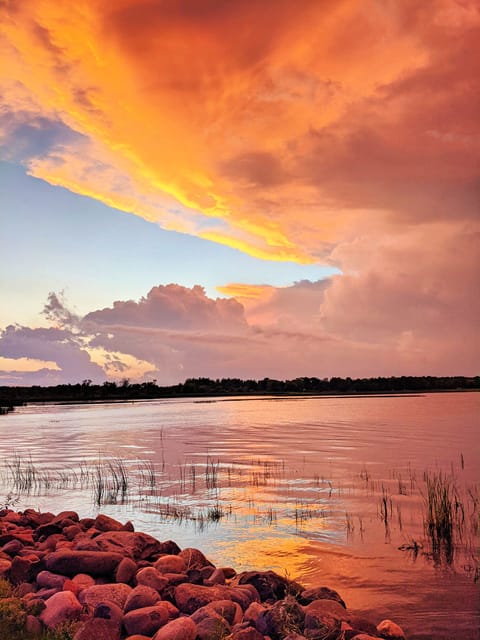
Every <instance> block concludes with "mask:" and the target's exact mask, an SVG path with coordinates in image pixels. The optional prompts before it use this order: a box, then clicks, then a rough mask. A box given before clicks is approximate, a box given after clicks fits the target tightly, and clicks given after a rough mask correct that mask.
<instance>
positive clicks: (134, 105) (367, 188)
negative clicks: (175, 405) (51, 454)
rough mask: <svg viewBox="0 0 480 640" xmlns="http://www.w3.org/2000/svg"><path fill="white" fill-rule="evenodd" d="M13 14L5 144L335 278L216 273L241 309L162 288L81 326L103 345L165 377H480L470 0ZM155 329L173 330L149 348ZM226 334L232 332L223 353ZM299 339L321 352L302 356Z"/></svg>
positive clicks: (80, 5)
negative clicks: (277, 280) (274, 281)
mask: <svg viewBox="0 0 480 640" xmlns="http://www.w3.org/2000/svg"><path fill="white" fill-rule="evenodd" d="M0 11H1V14H2V15H1V29H2V44H1V51H0V53H1V55H2V58H3V57H4V56H5V59H7V58H8V60H9V63H8V64H7V65H2V69H1V71H0V73H1V80H2V97H1V101H2V110H1V116H0V131H1V133H2V135H3V138H4V149H5V151H4V157H6V158H7V159H10V160H12V161H15V162H20V163H22V164H23V165H24V166H25V167H26V168H27V170H28V171H29V173H30V174H31V175H33V176H35V177H37V178H41V179H43V180H45V181H47V182H48V183H50V184H52V185H59V186H63V187H66V188H67V189H69V190H71V191H74V192H76V193H79V194H82V195H85V196H88V197H91V198H95V199H97V200H100V201H102V202H104V203H105V204H107V205H109V206H111V207H114V208H117V209H120V210H122V211H126V212H129V213H131V214H134V215H137V216H140V217H142V218H144V219H146V220H148V221H150V222H152V223H157V224H159V225H161V226H162V227H164V228H165V229H170V230H178V231H182V232H185V233H188V234H192V235H196V236H199V237H202V238H206V239H210V240H213V241H215V242H218V243H222V244H225V245H228V246H230V247H232V248H236V249H239V250H241V251H243V252H247V253H249V254H250V255H252V256H256V257H259V258H262V259H270V260H277V261H295V262H298V263H316V262H322V263H328V264H330V265H334V266H337V267H338V268H339V269H341V270H342V274H343V275H339V276H335V277H334V278H332V279H331V280H330V281H328V282H323V283H321V284H319V283H310V285H307V284H306V283H303V284H302V283H297V284H296V285H292V286H291V287H290V288H286V289H284V290H280V289H278V288H277V289H276V288H275V287H273V288H272V287H271V286H268V285H269V283H264V284H265V286H263V287H257V289H256V290H255V292H254V293H252V289H251V288H250V289H249V288H248V287H246V286H243V288H242V286H240V285H246V284H247V283H242V282H241V278H240V279H239V281H238V282H237V283H236V288H233V286H232V283H226V282H221V281H219V282H218V285H219V286H220V285H223V287H224V289H223V290H222V291H223V293H227V294H229V295H232V294H234V295H236V296H237V297H238V300H239V302H238V303H237V302H235V301H232V300H231V301H225V300H220V299H217V300H215V301H214V300H211V299H208V298H207V297H206V296H205V294H204V293H203V292H202V290H201V289H198V288H194V289H191V290H190V289H189V290H187V289H184V288H182V287H175V286H174V285H170V287H157V288H155V289H152V291H150V293H149V294H148V296H147V297H146V298H145V299H143V300H141V301H139V302H117V303H115V305H114V306H113V307H112V308H111V309H105V310H103V311H92V313H90V314H88V315H87V316H86V317H85V318H84V319H83V320H81V321H80V320H78V323H79V324H78V326H80V327H81V331H82V332H86V333H85V335H87V334H88V336H90V337H89V338H88V340H89V341H91V342H89V345H90V347H93V344H94V343H95V344H97V348H98V349H103V350H105V349H107V350H108V349H112V350H113V349H114V350H115V353H129V354H131V357H132V358H133V357H134V358H137V359H138V361H139V362H140V361H141V362H142V363H147V364H143V365H142V367H143V368H142V372H143V374H145V373H146V371H147V370H148V367H149V366H151V370H152V371H157V370H159V368H161V367H160V363H161V362H165V363H167V362H168V363H170V364H168V365H166V366H167V369H168V371H169V372H170V373H169V374H168V376H167V377H175V375H177V377H182V374H183V373H185V374H188V375H191V374H193V373H194V372H195V371H199V370H200V369H201V367H200V365H198V366H197V364H198V362H199V359H202V360H203V362H204V364H205V363H206V364H207V365H208V363H209V362H210V360H209V358H213V359H212V360H211V367H210V368H208V366H207V367H206V369H208V371H206V370H205V369H202V373H211V374H213V375H216V374H220V373H221V374H225V373H230V374H232V375H235V374H240V373H242V372H244V373H245V375H254V374H255V373H257V372H258V373H260V374H262V373H264V371H263V370H262V371H260V365H262V364H264V365H265V366H269V363H275V364H278V365H279V366H280V364H279V363H280V362H283V363H285V362H290V363H291V366H290V368H289V367H288V366H287V364H282V365H281V366H282V367H283V370H284V372H285V374H286V375H294V374H299V375H301V374H308V373H309V372H311V371H312V369H313V368H314V363H316V364H317V365H318V362H319V361H320V362H321V363H322V367H324V370H325V372H326V374H334V373H342V374H346V375H348V374H353V373H358V374H365V375H366V374H369V373H371V374H374V373H376V372H381V371H386V370H387V369H388V367H389V366H390V369H389V370H388V372H391V373H402V372H405V373H410V372H411V373H417V372H418V373H425V372H426V373H467V374H468V373H473V369H474V368H475V366H476V365H475V364H474V359H475V358H477V359H478V340H477V337H476V331H475V324H476V322H477V321H478V288H477V284H476V282H477V276H476V273H477V272H478V271H479V267H480V263H479V257H478V256H479V253H478V248H477V247H478V234H479V220H478V212H479V203H480V194H479V189H478V185H479V176H478V167H479V160H480V127H479V120H478V109H479V104H480V89H479V85H480V51H479V44H478V43H479V42H480V7H479V4H478V2H477V0H429V1H428V2H418V0H404V1H402V2H384V1H381V0H323V1H322V2H320V1H319V0H300V2H296V1H293V0H275V1H273V0H272V1H269V0H267V1H265V2H245V1H244V0H228V1H227V0H198V1H193V2H192V1H191V0H142V1H141V2H138V1H137V0H117V1H116V2H104V1H103V0H78V2H75V3H67V2H59V1H58V0H23V1H22V2H9V1H8V0H7V1H6V2H3V3H1V8H0ZM172 279H174V278H172ZM240 303H241V305H242V306H241V305H240ZM295 307H296V308H295ZM94 326H95V327H96V329H94ZM107 326H111V327H114V329H109V330H108V331H107V329H106V327H107ZM102 328H103V329H105V335H103V333H102V331H103V329H102ZM62 330H63V331H65V328H63V329H62ZM160 330H161V331H162V332H167V333H168V338H167V337H166V334H164V333H162V335H163V336H164V337H163V338H162V339H160V338H158V339H156V342H155V345H156V346H155V348H154V350H153V351H152V350H149V349H147V348H145V347H144V345H145V344H146V338H145V336H146V334H147V333H148V332H158V331H160ZM12 331H13V330H12ZM15 331H17V332H18V331H19V329H15ZM79 331H80V329H79ZM95 331H97V334H98V335H96V337H95V338H93V337H92V336H94V334H95ZM175 331H176V332H177V334H175V335H174V332H175ZM198 332H203V333H201V334H200V333H198ZM281 332H284V333H283V334H282V335H280V333H281ZM180 333H181V335H179V334H180ZM107 334H108V335H110V336H113V337H111V338H108V336H107ZM156 335H157V334H156ZM214 335H215V336H217V339H218V341H221V338H222V336H227V335H228V336H229V338H228V340H226V341H225V342H224V343H223V346H222V347H221V348H220V347H219V346H218V344H217V345H215V347H212V338H213V336H214ZM5 336H6V334H4V338H3V339H6V337H5ZM106 336H107V337H106ZM127 336H128V340H131V342H129V344H130V345H136V346H135V347H134V346H130V347H129V348H128V349H127V344H126V343H127ZM233 336H236V339H238V340H239V341H244V345H248V344H250V343H248V340H251V341H252V342H251V346H252V349H253V350H255V358H254V359H251V360H249V359H248V358H249V354H251V351H250V349H248V348H245V346H244V347H242V348H241V349H238V350H237V351H236V350H235V349H236V347H235V344H236V343H235V339H234V338H233ZM18 337H20V336H18ZM10 339H11V338H9V340H10ZM12 339H13V338H12ZM75 339H76V340H77V347H78V348H79V349H81V350H82V349H85V348H86V346H85V344H84V343H82V344H80V342H79V339H78V338H75ZM84 339H85V340H87V338H84ZM299 340H305V341H308V340H311V341H312V342H311V344H313V345H316V346H315V347H314V348H312V350H310V351H308V352H305V350H304V349H303V348H302V349H301V350H300V352H302V353H303V358H304V359H303V360H301V358H300V356H298V358H299V361H298V362H294V360H295V357H297V355H295V357H293V356H292V353H294V354H297V352H298V345H299V342H298V341H299ZM49 342H52V341H51V340H50V341H49ZM54 342H55V341H53V342H52V343H54ZM187 343H188V347H187ZM226 343H228V344H226ZM259 343H261V345H262V347H264V348H266V349H268V350H270V351H271V356H270V357H269V358H268V359H266V360H265V363H262V361H261V357H259V356H258V349H257V347H255V346H254V345H258V344H259ZM289 345H290V346H289ZM339 345H340V346H339ZM217 347H218V355H217V351H215V349H217ZM155 349H157V351H155ZM201 349H207V351H206V352H200V351H199V350H201ZM189 350H190V351H189ZM187 352H188V354H190V355H186V354H187ZM85 353H86V352H85ZM220 353H223V354H224V356H225V359H224V360H223V362H222V363H221V364H220V361H221V358H220V355H219V354H220ZM212 354H213V355H212ZM22 355H24V356H25V355H28V354H25V353H23V354H22ZM19 357H20V356H19ZM32 357H36V358H39V357H40V356H39V355H37V356H32ZM41 357H42V358H47V355H45V356H41ZM98 357H100V356H98ZM102 357H103V356H102ZM115 358H117V356H115ZM185 358H186V360H185ZM292 358H293V360H292ZM50 359H53V358H50V356H49V357H48V361H49V360H50ZM117 359H118V358H117ZM53 361H55V362H57V360H55V359H53ZM367 361H368V363H369V364H368V365H366V364H365V363H366V362H367ZM102 362H104V360H103V361H102ZM194 362H195V365H194V364H193V363H194ZM227 362H228V363H229V364H228V366H227V364H226V363H227ZM389 363H390V364H389ZM137 364H138V363H137ZM95 366H100V365H99V364H97V365H95ZM102 366H103V365H102ZM132 366H133V365H132ZM189 367H190V368H189ZM228 367H230V369H229V368H228ZM302 367H303V368H302ZM49 371H50V373H49V375H57V374H55V370H53V369H50V370H49ZM174 371H177V374H174V373H173V372H174ZM315 372H317V373H318V372H319V371H318V367H317V369H315ZM277 373H278V375H280V373H281V372H277ZM320 373H322V371H320ZM92 375H93V374H92Z"/></svg>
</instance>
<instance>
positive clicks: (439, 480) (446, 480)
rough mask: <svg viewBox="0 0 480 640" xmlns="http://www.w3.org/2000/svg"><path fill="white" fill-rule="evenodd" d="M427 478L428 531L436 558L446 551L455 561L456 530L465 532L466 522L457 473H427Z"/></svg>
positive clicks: (426, 517) (449, 559) (449, 560)
mask: <svg viewBox="0 0 480 640" xmlns="http://www.w3.org/2000/svg"><path fill="white" fill-rule="evenodd" d="M424 479H425V487H426V493H425V495H424V501H425V507H426V515H425V531H426V533H427V535H428V538H429V540H430V542H431V545H432V553H433V558H434V560H435V561H439V560H440V557H441V554H442V552H444V553H445V557H446V560H447V562H451V560H452V558H453V549H454V535H455V532H456V531H457V532H461V528H462V525H463V524H464V522H465V512H464V507H463V503H462V501H461V500H460V497H459V494H458V491H457V488H456V485H455V480H454V478H453V476H447V475H445V474H443V473H442V472H441V471H439V472H438V473H437V472H432V473H429V472H425V476H424Z"/></svg>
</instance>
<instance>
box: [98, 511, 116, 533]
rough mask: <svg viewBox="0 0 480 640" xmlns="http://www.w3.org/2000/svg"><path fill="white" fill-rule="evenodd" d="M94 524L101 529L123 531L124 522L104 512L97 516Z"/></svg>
mask: <svg viewBox="0 0 480 640" xmlns="http://www.w3.org/2000/svg"><path fill="white" fill-rule="evenodd" d="M93 526H94V527H95V528H96V529H98V530H99V531H123V524H122V523H121V522H119V521H118V520H114V519H113V518H110V517H109V516H105V515H103V514H102V513H100V514H98V516H97V517H96V518H95V522H94V523H93Z"/></svg>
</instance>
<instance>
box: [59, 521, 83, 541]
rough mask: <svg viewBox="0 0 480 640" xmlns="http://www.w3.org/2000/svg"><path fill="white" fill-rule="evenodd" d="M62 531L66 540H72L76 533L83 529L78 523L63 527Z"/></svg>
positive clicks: (80, 532) (81, 531) (78, 533)
mask: <svg viewBox="0 0 480 640" xmlns="http://www.w3.org/2000/svg"><path fill="white" fill-rule="evenodd" d="M62 533H63V535H64V536H65V537H66V538H67V540H74V539H75V538H76V537H77V536H78V535H80V534H82V533H83V529H82V527H81V526H80V525H79V524H71V525H70V526H69V527H64V528H63V529H62Z"/></svg>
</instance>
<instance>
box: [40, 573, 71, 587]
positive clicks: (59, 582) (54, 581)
mask: <svg viewBox="0 0 480 640" xmlns="http://www.w3.org/2000/svg"><path fill="white" fill-rule="evenodd" d="M66 579H67V577H66V576H62V575H59V574H58V573H52V572H51V571H40V573H39V574H38V575H37V578H36V580H37V584H38V586H39V587H47V588H50V589H52V588H56V589H63V585H64V583H65V580H66Z"/></svg>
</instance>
